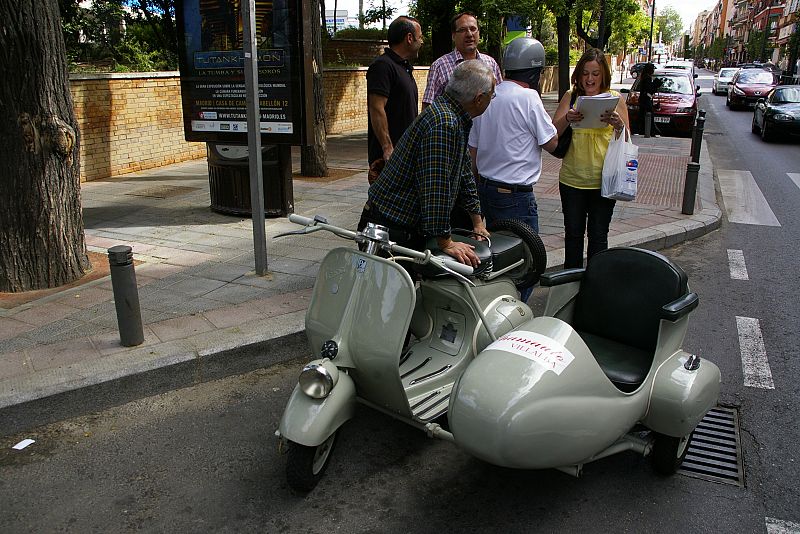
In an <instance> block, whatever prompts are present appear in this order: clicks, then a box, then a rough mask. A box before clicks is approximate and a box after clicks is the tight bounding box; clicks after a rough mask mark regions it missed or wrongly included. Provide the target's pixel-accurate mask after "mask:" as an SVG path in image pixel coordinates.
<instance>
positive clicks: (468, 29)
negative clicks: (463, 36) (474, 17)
mask: <svg viewBox="0 0 800 534" xmlns="http://www.w3.org/2000/svg"><path fill="white" fill-rule="evenodd" d="M480 31H481V30H480V29H479V28H478V27H476V26H464V27H462V28H457V29H456V33H468V32H469V33H480Z"/></svg>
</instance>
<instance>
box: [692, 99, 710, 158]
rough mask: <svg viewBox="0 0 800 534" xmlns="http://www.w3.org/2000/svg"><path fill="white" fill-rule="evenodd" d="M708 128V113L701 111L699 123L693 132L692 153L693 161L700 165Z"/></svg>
mask: <svg viewBox="0 0 800 534" xmlns="http://www.w3.org/2000/svg"><path fill="white" fill-rule="evenodd" d="M705 126H706V112H705V110H703V109H701V110H700V111H698V112H697V121H695V124H694V130H692V151H691V161H694V162H695V163H700V147H701V146H702V145H703V130H704V129H705Z"/></svg>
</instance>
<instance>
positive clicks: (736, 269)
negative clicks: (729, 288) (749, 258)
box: [728, 249, 750, 280]
mask: <svg viewBox="0 0 800 534" xmlns="http://www.w3.org/2000/svg"><path fill="white" fill-rule="evenodd" d="M728 269H730V271H731V279H732V280H750V278H749V277H748V276H747V265H745V264H744V252H742V251H741V250H731V249H728Z"/></svg>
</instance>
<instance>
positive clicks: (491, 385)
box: [449, 317, 647, 469]
mask: <svg viewBox="0 0 800 534" xmlns="http://www.w3.org/2000/svg"><path fill="white" fill-rule="evenodd" d="M498 341H500V342H501V343H506V345H505V347H506V348H503V346H502V344H501V345H498V344H492V345H490V346H489V347H488V348H487V349H486V350H485V351H483V352H482V353H481V354H480V355H478V357H477V358H476V359H475V361H474V362H473V363H472V364H470V366H469V368H468V369H467V370H466V371H465V372H464V374H463V376H462V377H461V379H460V380H459V382H458V384H457V385H456V391H455V392H454V393H453V400H452V402H451V405H450V415H449V422H450V427H451V430H452V433H453V436H454V438H455V442H456V443H457V444H458V445H459V447H461V448H463V449H465V450H466V451H467V452H469V453H470V454H473V455H474V456H476V457H478V458H481V459H483V460H485V461H488V462H490V463H493V464H496V465H501V466H505V467H513V468H523V469H543V468H551V467H560V466H565V465H573V464H578V463H582V462H583V461H584V460H586V459H588V458H590V457H592V456H593V455H594V454H596V453H597V452H599V451H601V450H603V449H605V448H606V447H608V446H609V445H611V444H612V443H614V442H615V441H616V440H617V439H618V438H619V437H620V436H621V435H623V434H625V433H626V432H627V431H628V430H629V429H630V428H631V427H633V425H634V424H635V423H636V422H637V421H638V420H639V419H640V418H641V417H642V416H643V415H644V412H645V409H646V406H647V402H646V393H644V394H642V393H641V392H639V393H636V394H632V395H627V394H623V393H621V392H620V391H619V390H617V388H615V387H614V385H613V384H611V382H610V381H609V380H608V379H607V378H606V376H605V374H604V373H603V371H602V370H601V369H600V367H599V365H598V364H597V362H596V361H595V359H594V357H593V356H592V355H591V353H590V352H589V349H588V347H587V346H586V344H585V343H584V342H583V340H582V339H581V338H580V336H579V335H578V334H577V333H576V332H575V331H574V330H573V329H572V327H570V326H569V325H568V324H567V323H565V322H563V321H561V320H559V319H555V318H552V317H537V318H535V319H533V320H531V321H529V322H527V323H525V324H524V325H523V326H522V327H521V328H520V329H518V330H515V331H513V332H511V333H509V334H507V335H506V336H501V338H499V339H498ZM498 347H500V348H498Z"/></svg>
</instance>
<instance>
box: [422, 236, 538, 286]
mask: <svg viewBox="0 0 800 534" xmlns="http://www.w3.org/2000/svg"><path fill="white" fill-rule="evenodd" d="M451 237H452V239H453V241H459V242H462V243H469V244H470V245H472V246H473V247H475V254H477V256H478V259H479V260H481V264H480V265H479V266H478V267H477V268H476V269H475V272H474V273H473V274H474V275H475V276H481V275H482V274H488V273H491V272H492V271H498V270H500V269H504V268H506V267H507V266H509V265H513V264H514V263H516V262H518V261H519V260H522V259H525V243H524V242H523V241H522V239H520V238H518V237H514V236H510V235H503V234H499V233H497V234H492V235H491V237H490V238H489V239H490V241H489V242H487V241H478V240H477V239H473V238H472V237H469V236H464V235H459V234H456V233H453V234H452V236H451ZM489 243H491V248H490V247H489ZM428 249H429V250H430V251H431V253H432V254H434V255H437V256H443V255H445V253H444V252H442V251H441V250H439V248H438V247H437V245H436V240H435V239H431V240H429V241H428ZM434 271H435V272H434ZM420 272H421V273H422V274H423V275H424V276H428V277H430V276H444V275H446V274H447V273H442V272H441V271H439V270H435V269H431V268H430V267H427V266H422V268H421V269H420Z"/></svg>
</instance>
